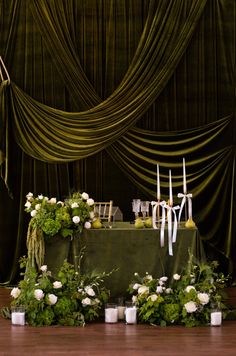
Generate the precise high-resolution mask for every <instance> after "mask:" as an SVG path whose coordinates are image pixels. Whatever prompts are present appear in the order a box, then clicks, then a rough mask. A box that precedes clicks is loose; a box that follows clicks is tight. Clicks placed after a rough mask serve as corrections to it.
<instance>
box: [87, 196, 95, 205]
mask: <svg viewBox="0 0 236 356" xmlns="http://www.w3.org/2000/svg"><path fill="white" fill-rule="evenodd" d="M87 204H88V205H89V206H93V205H94V200H93V199H92V198H89V199H88V200H87Z"/></svg>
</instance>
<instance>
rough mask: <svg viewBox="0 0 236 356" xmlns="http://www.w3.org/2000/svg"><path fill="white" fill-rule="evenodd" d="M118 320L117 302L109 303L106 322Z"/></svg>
mask: <svg viewBox="0 0 236 356" xmlns="http://www.w3.org/2000/svg"><path fill="white" fill-rule="evenodd" d="M117 322H118V309H117V305H116V304H115V303H107V304H106V305H105V323H111V324H113V323H117Z"/></svg>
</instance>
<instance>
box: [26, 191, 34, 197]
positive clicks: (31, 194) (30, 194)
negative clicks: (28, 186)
mask: <svg viewBox="0 0 236 356" xmlns="http://www.w3.org/2000/svg"><path fill="white" fill-rule="evenodd" d="M33 196H34V194H33V193H31V192H29V193H28V194H27V195H26V198H32V197H33Z"/></svg>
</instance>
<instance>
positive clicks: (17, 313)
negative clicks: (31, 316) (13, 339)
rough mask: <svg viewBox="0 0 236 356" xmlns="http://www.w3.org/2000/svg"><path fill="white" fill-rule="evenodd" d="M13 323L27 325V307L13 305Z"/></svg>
mask: <svg viewBox="0 0 236 356" xmlns="http://www.w3.org/2000/svg"><path fill="white" fill-rule="evenodd" d="M11 323H12V325H25V308H24V307H12V308H11Z"/></svg>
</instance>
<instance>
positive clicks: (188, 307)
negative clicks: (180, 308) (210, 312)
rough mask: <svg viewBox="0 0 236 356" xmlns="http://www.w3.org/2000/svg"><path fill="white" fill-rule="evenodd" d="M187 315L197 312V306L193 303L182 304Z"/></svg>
mask: <svg viewBox="0 0 236 356" xmlns="http://www.w3.org/2000/svg"><path fill="white" fill-rule="evenodd" d="M184 307H185V309H186V311H187V313H194V312H195V311H196V310H197V305H196V303H195V302H192V301H191V302H188V303H186V304H184Z"/></svg>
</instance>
